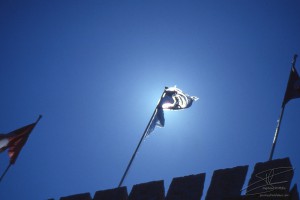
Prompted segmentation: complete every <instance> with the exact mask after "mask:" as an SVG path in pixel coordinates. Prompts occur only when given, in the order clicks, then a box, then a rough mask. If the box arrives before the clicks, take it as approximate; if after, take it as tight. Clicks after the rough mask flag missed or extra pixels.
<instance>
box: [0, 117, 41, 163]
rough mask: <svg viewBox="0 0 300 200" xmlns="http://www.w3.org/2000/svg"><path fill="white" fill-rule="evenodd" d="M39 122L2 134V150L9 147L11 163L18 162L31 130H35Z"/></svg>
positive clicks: (0, 145) (0, 149)
mask: <svg viewBox="0 0 300 200" xmlns="http://www.w3.org/2000/svg"><path fill="white" fill-rule="evenodd" d="M39 119H40V118H39ZM39 119H38V120H39ZM37 122H38V121H37ZM37 122H35V123H32V124H29V125H27V126H24V127H22V128H19V129H17V130H14V131H12V132H10V133H8V134H0V152H3V151H5V150H6V149H8V156H9V158H10V164H14V163H15V162H16V159H17V157H18V155H19V153H20V151H21V150H22V148H23V146H24V145H25V143H26V142H27V140H28V137H29V135H30V133H31V131H32V130H33V128H34V127H35V125H36V124H37Z"/></svg>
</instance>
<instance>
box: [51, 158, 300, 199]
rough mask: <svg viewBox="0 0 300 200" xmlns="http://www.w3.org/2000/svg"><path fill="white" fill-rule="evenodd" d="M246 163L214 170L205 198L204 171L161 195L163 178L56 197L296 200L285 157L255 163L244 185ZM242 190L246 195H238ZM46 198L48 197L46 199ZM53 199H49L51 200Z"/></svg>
mask: <svg viewBox="0 0 300 200" xmlns="http://www.w3.org/2000/svg"><path fill="white" fill-rule="evenodd" d="M247 171H248V166H247V165H246V166H238V167H234V168H228V169H219V170H215V171H214V173H213V176H212V178H211V182H210V185H209V188H208V190H207V193H206V195H205V198H204V197H203V198H202V195H203V188H204V182H205V173H200V174H196V175H190V176H184V177H177V178H173V180H172V182H171V185H170V187H169V189H168V191H167V194H166V196H165V188H164V182H163V180H160V181H152V182H148V183H142V184H137V185H134V186H133V187H132V190H131V191H130V193H129V194H128V192H127V188H126V187H119V188H114V189H109V190H100V191H97V192H96V193H95V195H94V197H92V196H91V194H90V193H82V194H74V195H71V196H66V197H61V198H60V200H200V199H201V198H202V199H205V200H252V199H253V200H254V199H255V200H256V199H263V200H274V199H278V200H279V199H280V200H299V193H298V189H297V185H296V184H295V185H294V186H293V187H292V189H290V186H291V182H292V178H293V175H294V169H293V167H292V165H291V162H290V160H289V158H283V159H277V160H272V161H267V162H263V163H257V164H256V165H255V167H254V170H253V172H252V174H251V178H250V180H249V183H248V185H247V187H246V188H242V187H243V185H244V182H245V179H246V175H247ZM243 190H245V191H246V194H245V195H241V193H242V191H243ZM49 200H50V199H49ZM52 200H53V199H52Z"/></svg>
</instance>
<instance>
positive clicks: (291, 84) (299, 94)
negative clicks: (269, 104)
mask: <svg viewBox="0 0 300 200" xmlns="http://www.w3.org/2000/svg"><path fill="white" fill-rule="evenodd" d="M296 57H297V56H295V58H296ZM295 98H300V78H299V75H298V73H297V70H296V68H295V66H294V65H293V66H292V69H291V72H290V77H289V81H288V84H287V88H286V91H285V95H284V99H283V102H282V106H285V104H286V103H287V102H288V101H289V100H291V99H295Z"/></svg>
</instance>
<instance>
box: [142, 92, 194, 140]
mask: <svg viewBox="0 0 300 200" xmlns="http://www.w3.org/2000/svg"><path fill="white" fill-rule="evenodd" d="M198 99H199V98H198V97H196V96H190V95H188V94H185V93H183V92H182V91H181V90H180V89H179V88H176V86H175V87H169V88H167V89H165V91H164V94H163V96H162V98H161V99H160V102H159V104H158V106H157V108H156V109H157V112H156V115H155V116H154V118H153V120H152V122H151V124H150V127H149V130H148V132H147V134H146V135H145V137H147V136H148V135H149V134H150V133H151V132H153V131H154V129H155V127H161V128H162V127H164V125H165V118H164V110H182V109H186V108H189V107H190V106H191V105H192V104H193V102H194V101H197V100H198Z"/></svg>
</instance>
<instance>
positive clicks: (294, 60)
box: [269, 54, 297, 161]
mask: <svg viewBox="0 0 300 200" xmlns="http://www.w3.org/2000/svg"><path fill="white" fill-rule="evenodd" d="M296 59H297V54H295V55H294V59H293V62H292V68H293V67H295V64H296ZM288 83H289V81H288ZM288 83H287V87H286V90H285V91H287V89H288ZM284 99H285V96H284ZM284 99H283V102H282V105H281V111H280V115H279V119H278V121H277V126H276V130H275V134H274V139H273V143H272V149H271V153H270V157H269V161H270V160H272V159H273V154H274V150H275V147H276V143H277V139H278V135H279V130H280V125H281V120H282V117H283V113H284V109H285V104H286V102H285V101H284Z"/></svg>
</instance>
